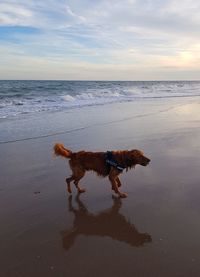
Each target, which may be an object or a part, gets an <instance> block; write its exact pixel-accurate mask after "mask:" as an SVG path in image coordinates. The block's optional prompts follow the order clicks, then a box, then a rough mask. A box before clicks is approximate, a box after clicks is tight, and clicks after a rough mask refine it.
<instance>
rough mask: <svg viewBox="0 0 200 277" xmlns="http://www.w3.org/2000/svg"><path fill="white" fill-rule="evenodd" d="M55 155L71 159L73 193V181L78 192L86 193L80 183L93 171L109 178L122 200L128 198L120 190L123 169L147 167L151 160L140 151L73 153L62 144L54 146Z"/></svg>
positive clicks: (68, 185)
mask: <svg viewBox="0 0 200 277" xmlns="http://www.w3.org/2000/svg"><path fill="white" fill-rule="evenodd" d="M54 153H55V155H56V156H62V157H65V158H67V159H69V165H70V168H71V170H72V175H71V177H69V178H67V179H66V182H67V190H68V192H69V193H71V192H72V191H71V186H70V183H71V182H72V181H73V182H74V184H75V186H76V188H77V190H78V192H79V193H82V192H85V189H83V188H81V187H80V186H79V181H80V180H81V179H82V178H83V176H84V175H85V173H86V171H89V170H92V171H94V172H96V173H97V175H98V176H102V177H106V176H108V178H109V180H110V183H111V186H112V189H113V190H114V191H115V193H117V194H118V195H119V196H120V197H121V198H124V197H127V194H126V193H123V192H121V191H120V190H119V187H121V182H120V179H119V175H120V174H121V173H122V171H123V169H126V170H128V169H131V168H134V167H135V166H136V165H137V164H139V165H142V166H147V165H148V164H149V162H150V159H149V158H147V157H145V156H144V154H143V152H142V151H140V150H130V151H128V150H122V151H108V152H86V151H79V152H72V151H71V150H69V149H67V148H65V147H64V145H63V144H61V143H56V144H55V145H54Z"/></svg>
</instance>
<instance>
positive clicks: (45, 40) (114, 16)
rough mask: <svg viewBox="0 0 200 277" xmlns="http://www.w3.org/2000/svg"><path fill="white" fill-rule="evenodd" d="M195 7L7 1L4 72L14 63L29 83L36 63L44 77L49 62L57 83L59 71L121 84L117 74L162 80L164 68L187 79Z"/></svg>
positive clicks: (165, 1)
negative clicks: (27, 73)
mask: <svg viewBox="0 0 200 277" xmlns="http://www.w3.org/2000/svg"><path fill="white" fill-rule="evenodd" d="M199 8H200V3H199V2H198V1H197V0H193V1H189V0H183V1H181V3H180V2H179V1H178V0H162V1H161V0H155V1H152V0H144V1H139V0H124V1H119V0H110V1H106V0H99V1H91V0H85V1H80V0H76V1H75V0H73V1H72V0H69V1H65V0H60V1H53V0H46V1H39V0H35V1H33V0H29V1H25V0H7V1H3V2H1V3H0V26H7V27H9V26H15V30H14V29H13V31H12V32H13V33H12V34H11V35H9V36H7V37H6V36H4V38H3V36H1V28H0V40H1V45H2V48H1V50H2V51H3V53H4V54H3V55H4V61H5V63H6V59H7V60H8V61H9V62H8V64H9V65H10V68H11V66H12V68H13V66H14V64H13V63H14V62H13V63H12V59H13V61H16V59H18V58H19V57H20V59H22V60H23V61H26V65H27V64H28V65H29V68H32V71H30V72H32V73H30V74H33V77H34V76H36V75H34V74H36V73H35V72H36V70H35V67H36V64H38V62H37V63H36V62H35V61H36V60H37V61H38V59H39V60H41V64H40V63H39V67H41V68H43V70H42V72H43V74H44V72H46V73H45V76H46V75H48V72H49V74H50V71H51V69H50V68H53V65H55V63H56V68H57V72H59V74H60V76H65V74H64V72H63V74H62V71H61V69H62V70H65V72H68V71H69V70H67V69H66V68H71V70H72V69H73V70H74V71H76V77H77V79H79V78H82V77H83V76H86V75H87V76H89V74H91V78H93V76H94V74H96V78H97V79H99V76H101V77H102V78H107V77H108V78H109V76H110V78H111V79H113V78H115V79H116V77H119V76H120V72H121V74H122V75H123V76H124V77H123V78H125V72H126V74H127V76H128V77H129V78H133V77H132V76H140V75H141V77H142V74H143V73H144V74H143V76H146V75H147V72H150V73H151V74H150V75H151V76H152V72H154V74H155V77H154V78H153V79H156V74H157V75H158V72H159V70H160V71H161V72H163V75H162V76H164V74H165V73H166V76H165V79H167V78H168V77H170V78H171V76H172V75H173V74H171V73H170V71H169V70H170V68H171V72H174V70H175V69H178V70H180V69H183V70H185V72H186V71H187V72H188V70H191V78H193V77H192V76H194V75H195V74H196V73H195V74H194V72H197V71H198V70H199V68H200V57H199V54H198V53H199V50H200V49H199V45H200V39H199V37H200V36H199V35H200V34H199V33H200V16H199V12H198V11H199ZM17 26H19V27H20V26H25V27H27V28H35V29H38V32H35V33H34V32H31V29H30V33H29V34H28V29H27V31H26V32H25V31H23V30H22V29H21V30H20V29H18V30H17ZM4 32H5V30H4ZM11 38H12V39H11ZM3 47H4V50H3ZM6 48H7V49H8V50H9V51H8V52H5V49H6ZM19 52H20V56H19V57H16V55H17V53H19ZM11 56H12V59H11ZM15 57H16V59H15ZM11 64H12V65H11ZM44 65H48V66H46V67H45V66H44ZM51 65H52V67H51ZM59 65H60V67H59ZM67 65H68V66H67ZM83 65H84V66H83ZM1 66H2V65H0V67H1ZM7 68H8V67H7ZM83 68H84V70H86V72H88V74H83ZM103 69H105V71H104V70H103ZM152 69H153V71H152ZM21 70H22V68H21ZM45 70H46V71H45ZM2 71H3V70H2ZM6 72H7V74H8V76H9V70H7V71H6ZM21 72H22V73H21V74H24V71H21ZM104 72H107V74H108V73H109V74H108V75H106V76H105V74H104ZM132 73H134V75H133V74H132ZM4 75H5V74H4ZM18 75H19V73H18ZM68 75H69V76H72V75H71V74H70V72H68ZM195 76H196V75H195ZM66 78H67V77H66ZM88 78H89V77H88ZM134 78H135V77H134ZM138 78H139V77H138ZM89 79H90V78H89Z"/></svg>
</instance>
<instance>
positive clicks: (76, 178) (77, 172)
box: [74, 169, 85, 193]
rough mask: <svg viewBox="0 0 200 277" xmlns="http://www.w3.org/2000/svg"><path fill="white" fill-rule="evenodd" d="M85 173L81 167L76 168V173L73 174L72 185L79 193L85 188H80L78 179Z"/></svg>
mask: <svg viewBox="0 0 200 277" xmlns="http://www.w3.org/2000/svg"><path fill="white" fill-rule="evenodd" d="M84 175H85V171H84V170H82V169H79V170H76V175H75V176H74V185H75V186H76V188H77V190H78V192H79V193H82V192H85V189H82V188H81V187H80V186H79V181H80V180H81V179H82V178H83V176H84Z"/></svg>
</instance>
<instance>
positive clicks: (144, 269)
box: [0, 97, 200, 277]
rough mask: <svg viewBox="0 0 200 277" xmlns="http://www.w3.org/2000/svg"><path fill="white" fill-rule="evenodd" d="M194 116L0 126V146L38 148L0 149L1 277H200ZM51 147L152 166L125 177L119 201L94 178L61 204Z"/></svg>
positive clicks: (152, 104) (191, 112) (194, 103)
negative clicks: (136, 158)
mask: <svg viewBox="0 0 200 277" xmlns="http://www.w3.org/2000/svg"><path fill="white" fill-rule="evenodd" d="M199 110H200V99H199V98H198V97H196V98H180V99H157V100H154V101H153V100H146V101H143V102H142V101H141V102H138V103H121V104H112V105H107V106H99V107H96V108H92V107H91V108H89V109H88V110H86V109H82V111H79V113H77V110H76V111H75V110H74V111H71V112H70V113H65V112H62V113H54V114H46V115H45V117H43V118H42V117H37V116H35V117H32V118H31V120H30V119H27V118H24V119H21V120H19V121H15V120H11V121H6V122H4V123H1V124H0V134H1V135H0V137H1V142H6V141H8V140H15V139H16V140H18V139H21V138H31V137H37V138H35V139H29V140H24V141H17V142H12V143H1V144H0V153H1V159H0V168H1V176H0V222H1V228H0V245H1V247H0V259H1V267H0V276H5V277H7V276H14V277H15V276H20V277H25V276H26V277H27V276H29V277H31V276H34V277H35V276H71V277H73V276H85V277H86V276H87V277H88V276H137V277H138V276H148V277H149V276H152V277H155V276H159V277H160V276H200V254H199V253H200V252H199V249H200V240H199V234H200V221H199V213H200V186H199V183H200V182H199V181H200V172H199V165H200V147H199V142H200V128H199V127H200V113H199ZM65 130H66V132H64V131H65ZM68 130H69V131H68ZM70 130H73V131H70ZM49 131H51V132H52V134H53V135H52V136H51V135H50V136H46V137H45V136H44V135H45V134H50V132H49ZM62 131H63V134H62ZM41 136H43V137H41ZM57 141H60V142H63V143H64V144H65V145H66V147H69V148H70V149H72V150H74V151H76V150H80V149H88V150H94V151H97V150H102V151H103V150H105V151H106V150H112V149H127V148H128V149H132V148H139V149H142V150H143V151H144V153H145V154H146V155H147V156H149V157H150V158H151V163H150V165H149V166H148V167H141V166H136V168H135V170H131V171H129V172H127V173H126V172H124V174H123V175H122V177H121V180H122V183H123V186H122V191H124V192H127V193H128V198H126V199H118V198H116V197H115V196H114V195H113V193H112V191H111V188H110V184H109V182H108V180H107V179H102V178H97V177H96V176H95V175H94V174H92V173H88V174H87V175H86V177H84V179H83V181H82V186H83V187H84V188H86V190H87V191H86V193H84V194H81V195H77V193H76V191H75V188H73V193H72V196H69V195H68V194H67V192H66V185H65V181H64V180H65V177H66V176H68V175H70V170H69V167H68V165H67V163H66V161H65V160H64V159H61V158H56V159H54V158H53V157H52V147H53V144H54V143H55V142H57Z"/></svg>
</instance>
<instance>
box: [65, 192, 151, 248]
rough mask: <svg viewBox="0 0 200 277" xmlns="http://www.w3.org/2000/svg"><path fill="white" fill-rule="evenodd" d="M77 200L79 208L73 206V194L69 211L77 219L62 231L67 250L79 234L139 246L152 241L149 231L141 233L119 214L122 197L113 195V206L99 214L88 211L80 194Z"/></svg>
mask: <svg viewBox="0 0 200 277" xmlns="http://www.w3.org/2000/svg"><path fill="white" fill-rule="evenodd" d="M76 202H77V204H78V209H75V208H74V207H73V206H72V196H70V197H69V211H71V212H73V214H74V216H75V219H74V225H73V227H72V229H71V230H68V231H64V232H61V234H62V241H63V247H64V248H65V249H66V250H68V249H69V248H70V247H71V246H72V245H73V244H74V242H75V239H76V237H77V236H78V235H85V236H101V237H105V236H106V237H110V238H112V239H114V240H118V241H122V242H125V243H128V244H129V245H131V246H137V247H138V246H142V245H143V244H144V243H147V242H151V241H152V239H151V236H150V235H149V234H148V233H139V232H138V231H137V229H136V228H135V226H134V225H133V224H131V223H130V222H129V221H127V220H126V218H125V217H124V216H123V215H122V214H119V209H120V208H121V205H122V203H121V199H120V198H116V197H113V206H112V207H111V208H110V209H108V210H105V211H103V212H100V213H99V214H97V215H94V214H91V213H89V212H88V210H87V209H86V207H85V206H84V205H83V203H82V202H81V201H80V199H79V195H77V197H76Z"/></svg>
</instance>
